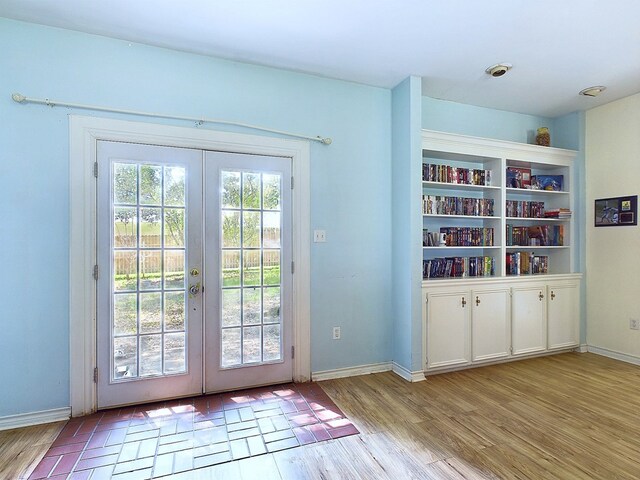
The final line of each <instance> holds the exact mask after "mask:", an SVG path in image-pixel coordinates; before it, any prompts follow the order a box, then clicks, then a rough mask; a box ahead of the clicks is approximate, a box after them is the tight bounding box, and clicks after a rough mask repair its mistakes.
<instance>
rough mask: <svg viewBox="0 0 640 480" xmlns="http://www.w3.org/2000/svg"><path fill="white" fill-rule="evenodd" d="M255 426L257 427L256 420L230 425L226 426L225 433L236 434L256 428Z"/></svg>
mask: <svg viewBox="0 0 640 480" xmlns="http://www.w3.org/2000/svg"><path fill="white" fill-rule="evenodd" d="M257 426H258V422H257V421H256V420H249V421H247V422H239V423H232V424H231V425H229V424H227V431H228V432H229V433H231V432H236V431H238V430H246V429H248V428H256V427H257Z"/></svg>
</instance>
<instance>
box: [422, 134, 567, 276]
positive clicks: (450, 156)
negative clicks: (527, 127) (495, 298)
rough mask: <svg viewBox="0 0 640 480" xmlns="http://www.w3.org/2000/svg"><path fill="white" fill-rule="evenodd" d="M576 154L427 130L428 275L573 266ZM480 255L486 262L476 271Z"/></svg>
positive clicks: (543, 271) (542, 271)
mask: <svg viewBox="0 0 640 480" xmlns="http://www.w3.org/2000/svg"><path fill="white" fill-rule="evenodd" d="M574 157H575V152H573V151H570V150H563V149H557V148H550V147H541V146H537V145H526V144H517V143H513V142H503V141H495V140H489V139H481V138H474V137H465V136H461V135H451V134H444V133H440V132H428V131H425V132H423V149H422V219H423V221H422V225H423V245H422V250H423V278H424V279H425V281H429V280H432V279H440V278H465V277H476V276H482V277H485V276H491V277H507V276H509V277H511V276H512V275H520V276H523V275H552V274H565V273H573V272H575V270H574V260H573V257H574V252H573V245H572V241H573V228H574V227H573V205H574V198H573V193H572V189H571V187H572V185H571V183H572V169H573V167H572V162H573V158H574ZM489 232H490V233H489ZM478 259H482V261H481V262H480V263H481V264H482V267H481V268H476V269H475V270H474V271H473V272H472V271H471V270H470V269H471V268H472V267H471V265H477V263H478V262H479V260H478ZM486 266H488V268H485V267H486ZM478 272H481V274H479V273H478Z"/></svg>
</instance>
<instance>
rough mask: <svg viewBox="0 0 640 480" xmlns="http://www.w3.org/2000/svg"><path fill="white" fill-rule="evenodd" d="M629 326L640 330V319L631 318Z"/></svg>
mask: <svg viewBox="0 0 640 480" xmlns="http://www.w3.org/2000/svg"><path fill="white" fill-rule="evenodd" d="M629 328H630V329H631V330H640V320H639V319H637V318H630V319H629Z"/></svg>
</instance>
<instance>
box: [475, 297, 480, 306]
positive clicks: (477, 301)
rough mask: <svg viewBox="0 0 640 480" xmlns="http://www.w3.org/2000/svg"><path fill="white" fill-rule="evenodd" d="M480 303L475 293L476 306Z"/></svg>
mask: <svg viewBox="0 0 640 480" xmlns="http://www.w3.org/2000/svg"><path fill="white" fill-rule="evenodd" d="M478 305H480V297H478V296H477V295H476V307H477V306H478Z"/></svg>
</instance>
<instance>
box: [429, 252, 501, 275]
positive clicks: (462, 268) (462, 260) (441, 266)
mask: <svg viewBox="0 0 640 480" xmlns="http://www.w3.org/2000/svg"><path fill="white" fill-rule="evenodd" d="M495 268H496V262H495V258H493V257H446V258H431V259H429V260H424V261H423V263H422V276H423V278H425V279H426V278H452V277H489V276H492V275H495Z"/></svg>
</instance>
